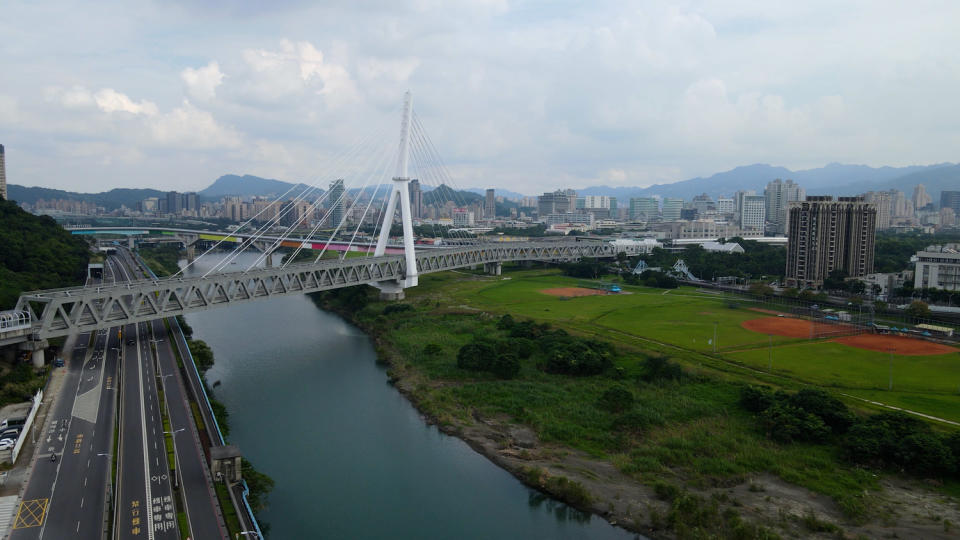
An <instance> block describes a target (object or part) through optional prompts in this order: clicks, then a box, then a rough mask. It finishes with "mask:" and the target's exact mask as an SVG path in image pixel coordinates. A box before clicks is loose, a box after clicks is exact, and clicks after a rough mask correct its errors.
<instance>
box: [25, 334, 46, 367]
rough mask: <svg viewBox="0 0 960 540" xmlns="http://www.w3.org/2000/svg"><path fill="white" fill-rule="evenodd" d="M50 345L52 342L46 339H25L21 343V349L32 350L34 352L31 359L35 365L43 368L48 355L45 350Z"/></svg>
mask: <svg viewBox="0 0 960 540" xmlns="http://www.w3.org/2000/svg"><path fill="white" fill-rule="evenodd" d="M49 346H50V342H49V341H47V340H45V339H41V340H39V341H25V342H23V343H21V344H20V350H23V351H30V352H31V353H32V354H31V355H30V359H31V360H33V367H35V368H42V367H43V365H44V364H45V363H46V358H45V357H46V355H45V354H44V351H45V350H46V348H47V347H49Z"/></svg>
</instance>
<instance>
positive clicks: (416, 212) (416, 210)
mask: <svg viewBox="0 0 960 540" xmlns="http://www.w3.org/2000/svg"><path fill="white" fill-rule="evenodd" d="M407 187H408V188H409V189H410V218H411V219H423V190H422V189H420V180H417V179H416V178H414V179H412V180H410V183H409V184H407Z"/></svg>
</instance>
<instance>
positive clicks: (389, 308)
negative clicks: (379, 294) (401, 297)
mask: <svg viewBox="0 0 960 540" xmlns="http://www.w3.org/2000/svg"><path fill="white" fill-rule="evenodd" d="M404 311H413V306H411V305H410V304H398V303H394V304H387V305H386V306H384V308H383V314H384V315H390V314H393V313H403V312H404Z"/></svg>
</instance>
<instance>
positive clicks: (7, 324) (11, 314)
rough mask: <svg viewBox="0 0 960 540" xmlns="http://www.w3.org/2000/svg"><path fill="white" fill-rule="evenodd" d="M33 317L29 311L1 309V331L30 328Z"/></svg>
mask: <svg viewBox="0 0 960 540" xmlns="http://www.w3.org/2000/svg"><path fill="white" fill-rule="evenodd" d="M31 325H33V317H31V316H30V312H29V311H0V332H6V331H9V330H19V329H21V328H29V327H30V326H31Z"/></svg>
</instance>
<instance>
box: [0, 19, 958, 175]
mask: <svg viewBox="0 0 960 540" xmlns="http://www.w3.org/2000/svg"><path fill="white" fill-rule="evenodd" d="M57 7H58V6H56V3H54V5H49V6H47V7H46V8H45V9H40V8H38V7H36V6H33V5H27V4H14V5H11V6H7V7H6V9H7V14H8V16H7V17H5V18H4V22H0V28H2V29H3V31H4V34H5V35H6V36H9V38H10V39H9V40H8V42H9V43H10V44H11V45H9V46H8V47H7V48H6V50H5V61H6V65H5V73H6V74H7V75H8V79H7V80H8V84H7V85H5V87H4V89H3V90H2V91H0V122H2V124H3V125H4V127H5V133H4V134H3V139H4V143H5V144H6V145H7V147H8V149H9V152H8V154H9V155H8V160H7V167H8V178H10V179H11V180H10V181H11V183H16V184H21V185H27V186H34V185H42V186H46V187H54V188H61V189H68V188H77V187H82V188H83V189H82V190H83V191H100V190H105V189H109V188H111V187H117V186H124V187H144V186H148V185H159V184H161V183H163V184H164V185H167V186H169V187H170V188H173V189H178V190H190V189H196V188H197V184H198V183H201V182H203V181H204V180H205V179H207V178H213V177H216V176H217V175H219V174H222V173H223V172H225V171H230V170H233V171H239V172H243V173H250V174H256V175H260V176H265V177H273V178H284V179H290V180H298V179H306V178H310V177H312V176H313V175H314V174H315V172H316V171H317V170H318V169H320V168H322V164H323V163H324V159H325V158H328V157H329V156H331V155H333V154H336V153H337V152H338V151H340V150H342V149H343V145H344V144H348V142H349V141H353V140H356V138H358V137H360V136H362V135H364V134H367V133H372V132H376V131H377V130H378V129H379V128H381V127H384V126H386V128H387V130H388V133H391V134H392V131H391V130H393V129H394V128H393V127H392V126H393V125H395V121H396V115H395V114H394V111H395V110H396V108H397V107H398V105H399V101H400V97H401V95H402V93H403V91H404V90H406V89H410V90H412V91H413V93H414V95H415V96H416V101H415V109H416V110H417V111H418V114H419V116H420V118H421V119H422V121H423V122H424V123H425V124H426V125H427V126H429V128H430V129H431V130H432V131H433V132H434V134H435V135H436V140H437V141H440V145H439V150H440V153H441V155H443V156H444V157H445V159H446V161H447V162H448V165H449V167H450V170H451V173H452V174H453V175H454V176H455V178H456V179H457V180H458V181H459V183H460V185H462V186H471V187H473V186H475V187H481V188H482V187H494V188H497V189H505V188H509V189H513V190H516V191H522V192H525V193H536V192H540V191H542V190H543V189H545V188H547V187H549V186H550V185H554V184H561V185H571V186H577V187H580V186H589V185H598V184H604V185H612V186H625V185H629V186H646V185H650V184H653V183H663V182H672V181H678V180H682V179H684V178H690V177H695V176H697V175H704V174H709V173H710V172H713V171H717V170H725V169H728V168H730V167H733V166H736V165H739V164H745V163H757V162H768V163H777V164H783V165H784V166H787V167H791V168H805V167H811V166H816V165H820V164H823V163H829V162H833V161H843V162H854V163H867V164H871V165H875V166H879V165H904V164H913V163H923V164H929V163H939V162H944V161H951V160H952V159H954V157H955V154H954V152H953V148H955V147H956V145H957V142H958V141H960V134H958V132H957V130H956V129H955V128H954V127H953V126H955V125H957V124H958V122H957V121H956V120H958V118H957V117H956V116H957V115H958V114H960V113H958V112H957V111H956V110H955V108H954V107H952V106H950V105H951V103H950V97H949V96H951V95H953V94H954V93H955V90H956V88H957V87H958V86H960V78H958V75H957V74H958V73H960V70H957V69H950V66H955V65H956V63H957V60H956V59H955V58H954V57H953V55H952V54H951V51H952V50H953V49H954V48H955V47H951V46H949V44H950V43H954V44H957V41H958V39H960V38H958V37H956V36H955V35H954V33H953V32H952V29H951V28H950V25H949V24H947V23H946V21H950V20H954V19H955V17H954V16H953V15H956V14H958V13H956V11H957V10H960V7H957V6H954V5H951V4H942V3H932V2H931V3H929V5H926V6H924V5H921V6H912V7H911V9H905V8H902V7H901V6H900V5H899V4H896V3H873V4H870V5H869V6H867V5H863V6H846V7H843V8H837V7H836V6H834V5H832V4H831V5H829V7H828V6H827V5H826V4H817V3H811V4H804V5H802V6H800V5H798V6H790V7H770V6H763V7H762V8H761V9H757V8H756V7H755V6H749V5H736V6H730V5H729V4H727V3H724V4H720V3H710V2H691V3H689V4H686V5H684V6H682V7H676V6H674V5H673V4H669V3H653V4H649V5H646V6H644V8H643V9H642V10H638V9H636V8H635V7H634V6H632V5H630V4H625V3H614V2H608V3H600V4H596V5H591V6H589V7H587V6H583V7H580V6H550V7H549V8H548V7H544V6H538V5H533V4H508V3H505V2H489V3H484V2H474V3H466V4H459V5H453V6H447V7H446V9H445V10H444V11H443V12H437V10H435V9H432V8H430V6H427V5H424V4H421V3H411V4H403V3H400V4H392V5H391V8H390V9H384V10H371V9H368V8H366V7H363V6H359V7H357V6H353V5H351V4H344V5H336V4H334V5H328V6H322V7H316V6H308V5H306V4H303V3H299V2H286V3H283V4H281V5H280V6H273V7H271V9H270V10H269V11H263V10H262V9H261V8H258V7H256V6H254V5H244V4H236V5H229V6H227V5H222V4H217V3H214V4H199V3H191V2H178V3H175V4H173V5H172V6H169V8H168V7H167V6H161V5H160V4H145V5H140V6H128V5H127V4H124V3H104V4H97V5H96V6H90V7H88V9H85V10H69V9H67V8H66V7H64V6H61V7H62V9H57ZM951 11H953V12H954V13H953V14H951V13H950V12H951ZM65 12H71V13H72V17H71V20H70V21H66V20H62V21H61V20H58V19H56V18H53V19H51V18H50V16H49V14H50V13H65ZM825 13H830V17H825V16H824V14H825ZM14 21H15V22H14ZM468 21H469V22H468ZM37 28H44V30H45V31H43V32H37V31H35V30H36V29H37ZM54 35H55V36H56V39H50V37H51V36H54ZM811 44H821V45H814V46H811ZM438 45H439V46H438ZM441 51H442V52H441ZM478 58H482V61H478ZM784 58H789V59H790V62H784V61H783V60H784ZM571 75H573V77H571ZM571 80H576V81H577V82H576V84H570V81H571ZM561 82H562V83H563V84H559V83H561ZM638 87H639V88H643V89H644V90H643V92H639V93H638V92H636V91H635V89H636V88H638ZM907 110H909V111H910V114H904V111H907ZM931 126H933V127H931ZM867 133H869V134H870V135H869V136H864V134H867ZM171 156H176V158H177V159H169V158H170V157H171Z"/></svg>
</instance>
